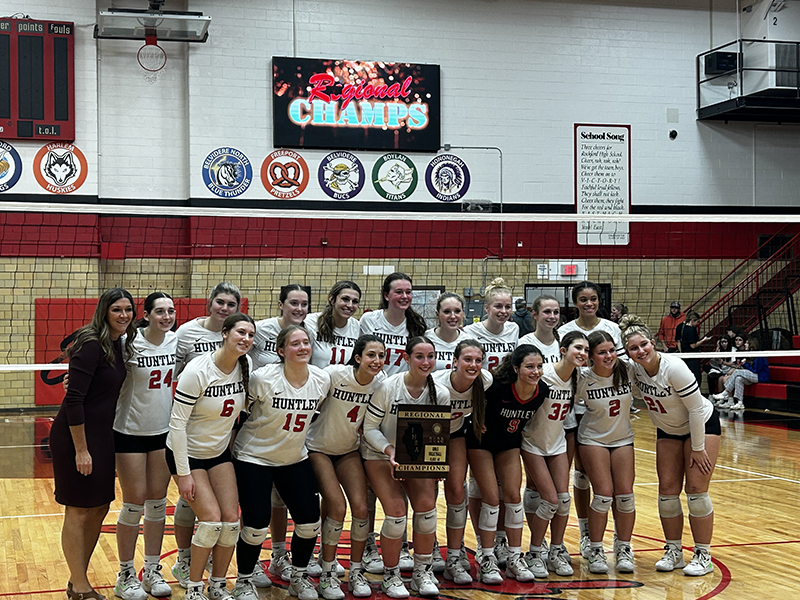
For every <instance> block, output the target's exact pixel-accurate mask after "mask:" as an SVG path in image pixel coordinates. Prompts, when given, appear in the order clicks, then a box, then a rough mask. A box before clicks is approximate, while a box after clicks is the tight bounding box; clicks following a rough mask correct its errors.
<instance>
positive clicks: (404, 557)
mask: <svg viewBox="0 0 800 600" xmlns="http://www.w3.org/2000/svg"><path fill="white" fill-rule="evenodd" d="M397 566H398V567H400V570H401V571H411V570H413V569H414V558H413V557H412V556H411V550H410V549H409V547H408V542H403V545H402V546H401V547H400V561H399V562H398V563H397Z"/></svg>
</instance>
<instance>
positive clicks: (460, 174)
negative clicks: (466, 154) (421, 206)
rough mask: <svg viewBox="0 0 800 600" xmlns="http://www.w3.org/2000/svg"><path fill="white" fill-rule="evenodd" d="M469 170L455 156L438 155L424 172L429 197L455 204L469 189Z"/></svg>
mask: <svg viewBox="0 0 800 600" xmlns="http://www.w3.org/2000/svg"><path fill="white" fill-rule="evenodd" d="M469 182H470V178H469V168H468V167H467V164H466V163H465V162H464V161H463V160H461V159H460V158H459V157H457V156H456V155H455V154H439V155H438V156H436V157H435V158H434V159H433V160H431V162H430V163H428V168H427V169H426V170H425V185H426V186H427V187H428V191H429V192H430V193H431V196H433V197H434V198H436V199H437V200H441V201H442V202H455V201H456V200H460V199H461V198H463V197H464V195H465V194H466V193H467V190H468V189H469Z"/></svg>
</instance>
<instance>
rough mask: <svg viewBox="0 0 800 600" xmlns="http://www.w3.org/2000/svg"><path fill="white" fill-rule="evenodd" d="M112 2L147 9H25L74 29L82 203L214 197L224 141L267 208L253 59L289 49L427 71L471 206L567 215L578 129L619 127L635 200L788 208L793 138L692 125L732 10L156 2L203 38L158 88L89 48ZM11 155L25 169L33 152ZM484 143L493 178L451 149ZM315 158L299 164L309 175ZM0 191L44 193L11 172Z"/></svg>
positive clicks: (263, 88) (796, 149)
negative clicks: (698, 68)
mask: <svg viewBox="0 0 800 600" xmlns="http://www.w3.org/2000/svg"><path fill="white" fill-rule="evenodd" d="M112 4H113V5H115V6H127V7H141V8H144V7H145V6H146V1H145V0H141V2H137V1H136V0H125V1H124V2H121V1H119V0H116V1H115V0H96V2H95V1H92V0H75V1H73V2H70V3H63V2H56V1H55V0H49V1H43V0H38V1H37V0H32V1H31V2H28V3H27V5H26V9H25V10H26V13H28V14H30V15H31V17H32V18H37V19H47V18H50V19H55V18H57V19H61V20H68V21H69V20H72V21H75V22H76V24H77V25H78V27H77V28H76V31H77V34H76V88H77V89H76V95H77V102H78V104H77V106H78V138H77V140H76V144H77V145H78V146H79V147H80V148H81V150H83V152H84V153H85V154H86V156H87V158H88V160H89V166H90V174H89V178H88V179H87V182H86V184H85V185H84V187H83V188H81V190H80V193H81V194H89V195H93V194H98V195H99V196H100V197H101V198H104V199H112V200H113V199H128V198H134V199H152V200H175V199H178V200H180V199H185V198H190V197H191V198H214V196H213V195H212V194H211V193H210V192H208V191H207V190H206V189H205V187H204V185H203V181H202V172H201V167H202V162H203V159H204V158H205V157H206V155H207V154H208V153H209V152H211V151H212V150H214V149H215V148H217V147H220V146H228V145H229V146H233V147H236V148H238V149H239V150H241V151H243V152H244V153H245V154H247V155H248V157H249V158H250V160H251V162H252V165H253V175H254V182H253V184H252V185H251V186H250V188H249V190H248V191H247V192H246V193H245V194H244V195H243V196H242V197H241V198H240V199H242V200H247V201H252V202H253V205H254V206H258V207H270V206H275V205H276V202H277V201H275V200H274V199H272V197H271V196H269V195H268V194H267V193H266V191H265V190H264V188H263V186H262V185H261V183H260V173H259V168H260V165H261V162H262V161H263V159H264V157H265V156H266V155H267V154H269V153H270V152H271V151H272V150H273V147H272V124H271V123H272V114H271V111H272V105H271V63H270V59H271V57H272V56H292V55H296V56H298V57H308V58H348V59H360V60H387V61H408V62H420V63H435V64H439V65H441V78H442V142H443V143H449V144H451V145H452V146H453V147H454V152H456V153H458V154H460V155H462V156H463V157H464V158H465V159H466V160H467V162H468V164H469V166H470V169H471V171H472V175H473V188H472V191H471V193H470V196H472V197H485V198H489V199H492V200H494V201H497V200H498V196H499V189H500V180H501V178H502V187H503V191H504V197H503V200H504V202H505V203H525V204H567V205H571V204H572V203H573V201H574V191H573V190H574V188H573V172H574V167H573V124H574V123H576V122H581V123H610V124H629V125H631V131H632V148H631V157H632V168H631V174H632V186H631V194H632V201H633V203H634V204H635V205H641V206H646V205H685V206H687V207H692V206H698V205H714V206H718V205H728V206H741V207H746V206H752V205H755V206H776V205H777V206H791V205H796V204H797V203H798V202H799V201H800V169H797V164H798V159H800V136H798V135H797V134H798V129H797V127H796V126H792V125H777V124H769V125H765V124H755V123H731V124H727V125H726V124H723V123H720V122H715V123H712V124H709V123H700V122H697V121H696V119H695V108H696V91H695V57H696V55H697V54H699V53H701V52H704V51H706V50H708V49H710V48H711V47H713V46H716V45H720V44H723V43H725V42H728V41H731V40H733V39H735V38H736V35H737V22H736V17H737V15H736V2H735V0H704V1H700V0H669V1H667V0H551V1H544V0H495V1H488V0H393V1H392V2H376V1H374V0H369V1H367V0H361V1H359V0H326V1H308V0H186V1H183V0H181V1H179V0H167V3H166V5H165V8H166V9H174V10H197V11H202V12H203V13H205V14H206V15H210V16H211V17H212V18H213V21H212V24H211V29H210V38H209V41H208V42H207V43H206V44H176V43H168V44H164V47H165V48H166V50H167V52H168V55H169V60H168V63H167V67H166V68H165V70H164V71H162V72H161V73H159V75H158V76H157V77H152V76H147V75H146V74H145V73H144V71H142V70H141V69H140V68H139V67H138V65H137V64H136V58H135V53H136V50H137V49H138V47H139V46H140V45H141V44H140V43H138V42H126V41H109V40H102V41H100V43H98V41H96V40H94V39H93V38H92V35H91V34H92V31H91V27H90V25H91V24H93V23H94V21H95V18H96V16H95V15H96V10H98V9H105V8H107V7H108V6H110V5H112ZM792 4H795V8H793V10H800V7H798V6H797V5H798V4H800V3H792ZM796 39H800V31H798V35H797V38H796ZM668 112H669V115H670V117H669V118H668ZM675 115H677V122H675V118H674V117H675ZM670 129H675V130H677V131H678V137H677V139H676V140H674V141H671V140H670V139H669V137H668V132H669V130H670ZM13 144H14V145H15V147H17V148H18V149H19V151H20V153H21V154H22V157H23V161H25V163H26V165H30V162H31V160H32V158H33V155H34V154H35V153H36V151H37V150H38V148H39V147H40V144H38V143H30V142H18V141H15V142H13ZM484 146H491V147H498V148H499V149H500V150H501V151H502V154H503V169H502V173H501V172H500V162H499V158H498V152H496V151H494V150H472V149H461V148H459V147H484ZM324 154H325V153H324V152H311V151H309V152H304V156H306V158H307V160H308V161H309V164H310V165H314V164H315V163H314V160H318V159H319V158H320V157H321V156H323V155H324ZM359 156H360V157H361V158H362V160H364V161H365V163H367V162H369V161H370V158H371V157H377V156H379V153H359ZM427 158H428V157H420V159H419V160H417V161H416V162H417V166H418V168H420V169H421V170H424V165H425V163H427ZM369 166H371V162H369V165H368V166H367V168H369ZM312 169H314V166H312ZM313 179H315V177H312V180H313ZM312 183H313V181H312ZM420 185H423V186H424V183H423V182H422V181H420ZM311 189H312V186H310V187H309V190H311ZM14 192H15V193H30V194H39V193H43V190H42V189H41V188H40V187H39V186H38V185H37V184H36V183H35V181H34V179H33V175H32V173H31V172H30V168H27V169H26V171H25V172H24V173H23V178H22V180H21V181H20V183H19V184H18V185H17V186H16V187H15V188H14ZM303 198H304V199H318V200H328V198H327V196H325V195H324V194H322V193H321V192H317V193H316V194H313V193H312V194H311V195H309V193H308V192H307V193H306V194H305V195H304V197H303ZM369 198H370V197H369V196H367V197H365V199H369ZM426 198H427V197H426V196H425V195H424V194H419V192H418V194H417V195H415V197H414V199H415V200H423V199H426ZM431 201H432V202H435V201H434V200H432V199H431Z"/></svg>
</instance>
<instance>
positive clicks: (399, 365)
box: [361, 310, 408, 375]
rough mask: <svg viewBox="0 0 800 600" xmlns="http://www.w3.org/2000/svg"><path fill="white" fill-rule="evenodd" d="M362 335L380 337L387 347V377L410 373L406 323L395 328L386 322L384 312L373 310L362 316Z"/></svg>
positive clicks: (385, 367) (385, 363)
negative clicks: (407, 361) (367, 334)
mask: <svg viewBox="0 0 800 600" xmlns="http://www.w3.org/2000/svg"><path fill="white" fill-rule="evenodd" d="M361 333H362V334H363V333H371V334H372V335H376V336H378V337H379V338H380V339H381V341H383V345H384V346H386V361H385V362H384V365H386V366H384V367H383V372H384V373H386V375H394V374H395V373H404V372H405V371H408V363H406V361H405V358H406V344H407V343H408V328H407V327H406V321H403V322H402V323H400V325H398V326H397V327H395V326H394V325H392V324H391V323H389V321H387V320H386V317H384V316H383V311H382V310H373V311H372V312H368V313H364V314H363V315H361Z"/></svg>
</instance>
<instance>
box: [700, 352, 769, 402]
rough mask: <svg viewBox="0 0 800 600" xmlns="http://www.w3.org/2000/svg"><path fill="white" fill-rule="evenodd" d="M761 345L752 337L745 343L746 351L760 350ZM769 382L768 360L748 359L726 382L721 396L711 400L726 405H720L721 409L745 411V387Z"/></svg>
mask: <svg viewBox="0 0 800 600" xmlns="http://www.w3.org/2000/svg"><path fill="white" fill-rule="evenodd" d="M758 349H759V343H758V340H757V339H756V338H754V337H751V338H750V339H749V340H747V342H746V343H745V350H746V351H749V350H758ZM767 381H769V364H768V363H767V359H766V358H762V357H760V356H758V357H756V358H752V357H747V358H746V359H745V361H744V362H743V363H742V364H741V365H740V366H738V367H736V368H735V369H734V370H733V371H732V372H731V374H730V376H729V377H728V378H727V381H726V382H725V389H724V390H723V391H722V392H720V393H719V394H714V395H713V396H711V399H712V400H714V401H722V400H724V401H725V403H724V404H721V405H719V406H720V408H727V409H730V410H744V386H746V385H753V384H754V383H766V382H767Z"/></svg>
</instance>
